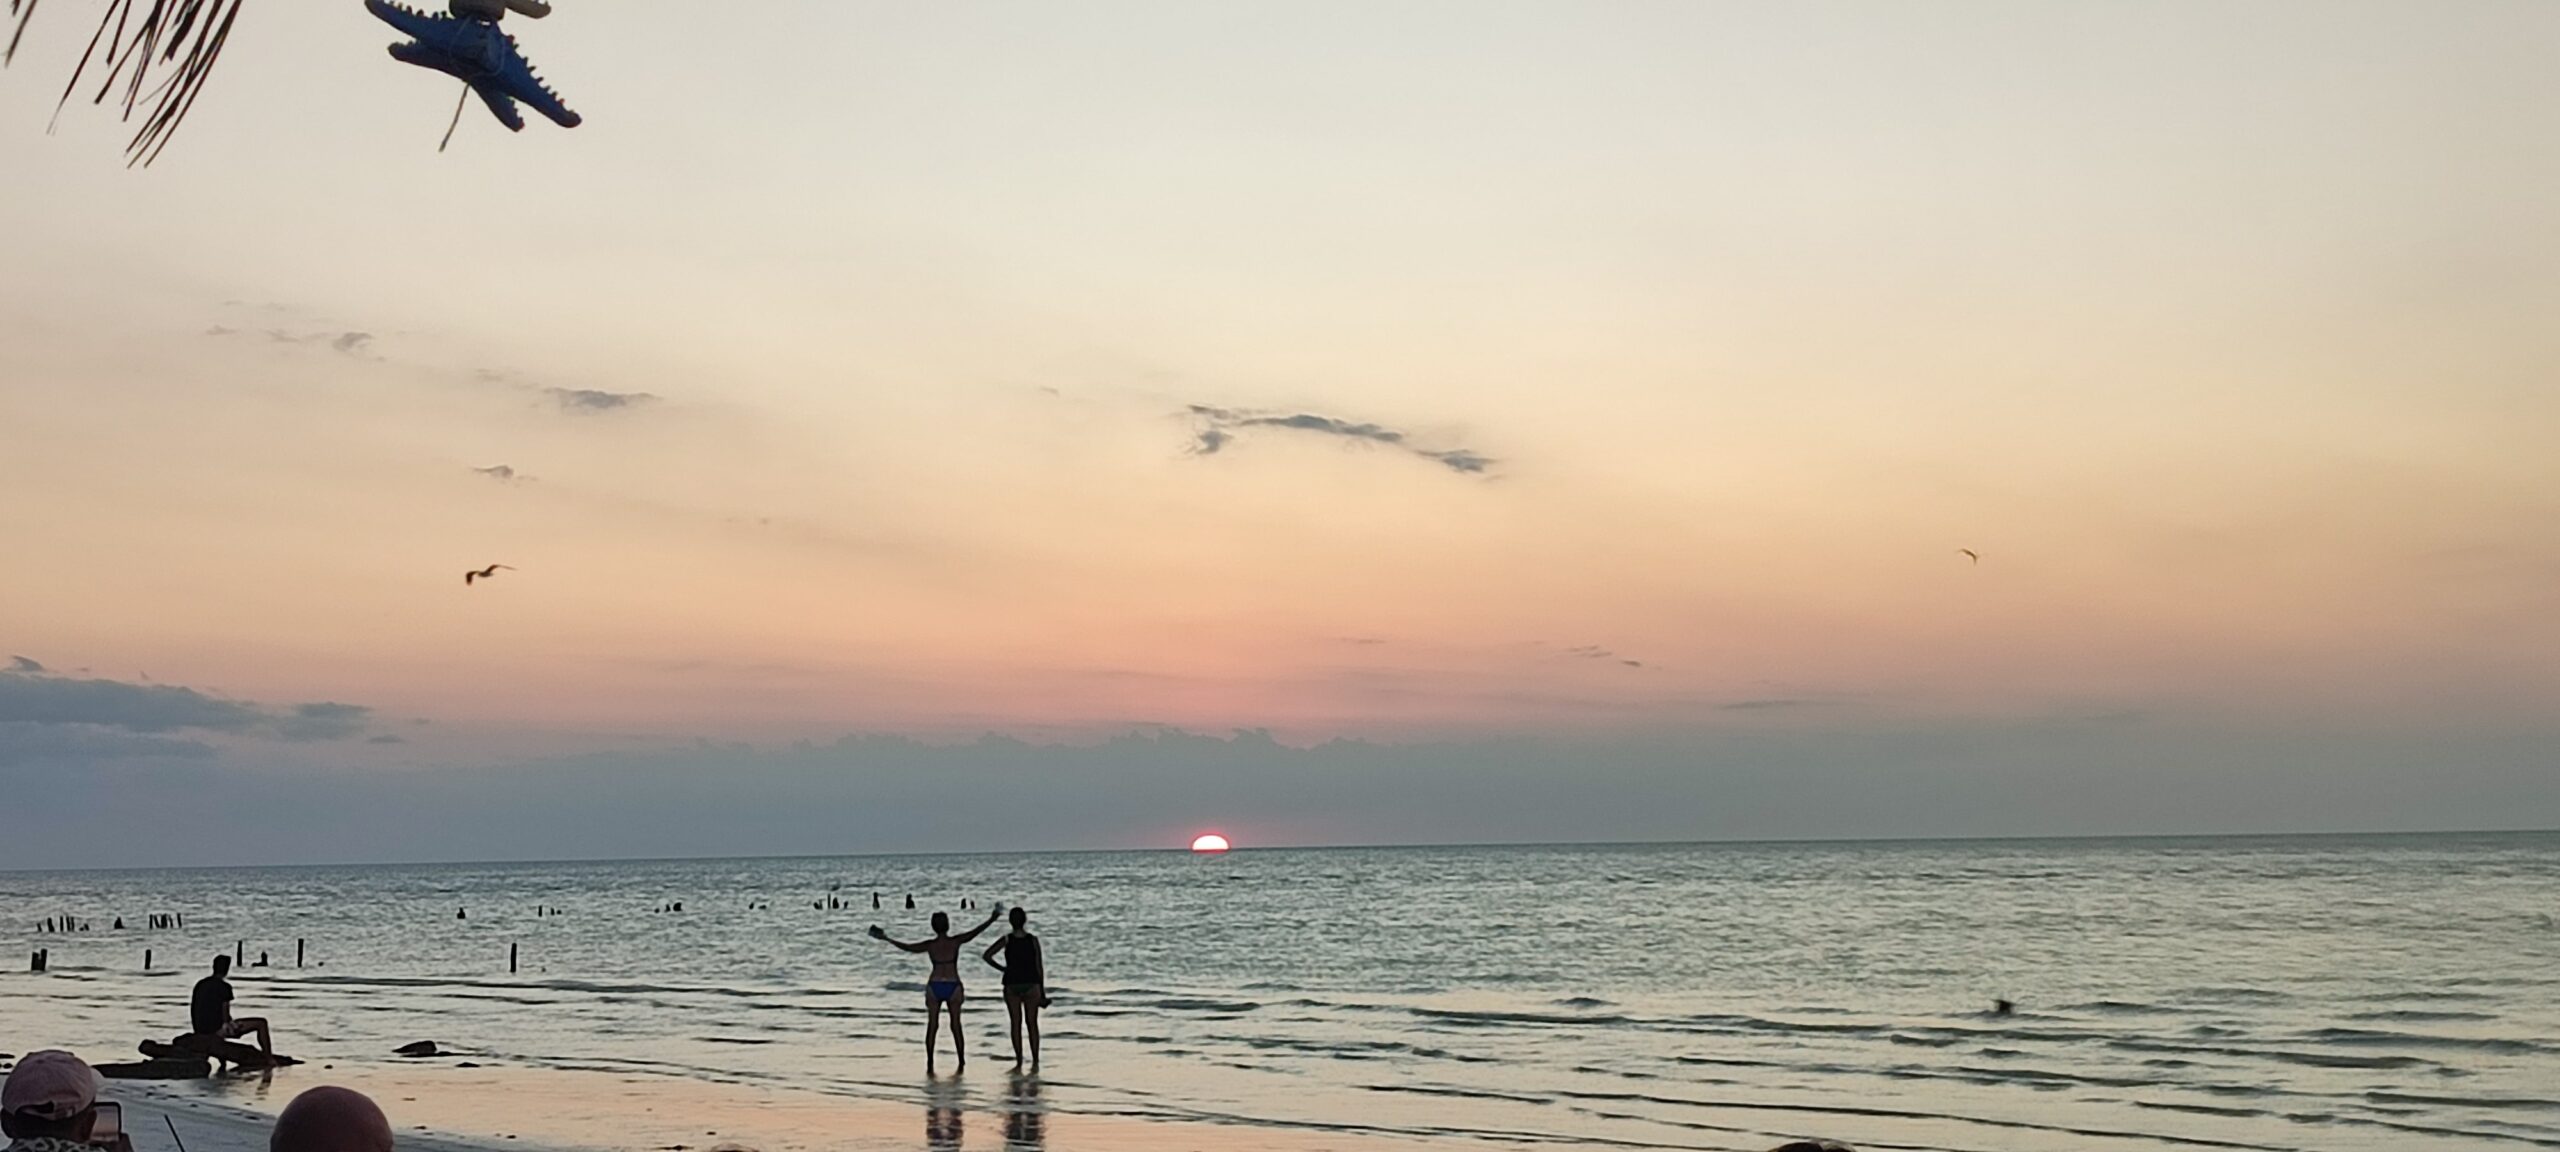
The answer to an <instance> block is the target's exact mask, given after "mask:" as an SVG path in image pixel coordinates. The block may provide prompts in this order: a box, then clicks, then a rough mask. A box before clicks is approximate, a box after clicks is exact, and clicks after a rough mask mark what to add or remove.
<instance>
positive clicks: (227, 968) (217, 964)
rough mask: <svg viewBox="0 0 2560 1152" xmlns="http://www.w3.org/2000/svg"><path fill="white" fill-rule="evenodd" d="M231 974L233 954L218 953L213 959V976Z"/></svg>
mask: <svg viewBox="0 0 2560 1152" xmlns="http://www.w3.org/2000/svg"><path fill="white" fill-rule="evenodd" d="M230 972H231V954H230V953H228V952H220V953H216V954H215V955H214V957H213V974H214V975H216V976H225V975H229V974H230Z"/></svg>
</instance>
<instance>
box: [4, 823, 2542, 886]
mask: <svg viewBox="0 0 2560 1152" xmlns="http://www.w3.org/2000/svg"><path fill="white" fill-rule="evenodd" d="M2553 835H2560V828H2433V829H2397V830H2371V829H2365V830H2350V831H2337V830H2331V831H2318V832H2134V833H2100V834H2084V835H2011V836H1773V837H1734V838H1725V839H1702V840H1491V841H1445V842H1426V843H1408V844H1374V843H1373V844H1253V845H1243V846H1238V847H1235V848H1232V849H1230V850H1228V851H1225V852H1219V853H1214V854H1211V855H1213V856H1214V857H1217V858H1226V857H1233V856H1240V855H1242V856H1250V855H1256V854H1261V853H1281V852H1429V851H1485V850H1501V849H1507V850H1514V851H1526V850H1534V849H1602V848H1718V847H1728V848H1748V847H1785V846H1793V845H1804V846H1820V845H1851V844H1874V845H1911V844H2059V843H2110V842H2118V843H2120V842H2132V841H2208V840H2346V839H2383V838H2415V837H2430V836H2442V837H2461V836H2553ZM1142 854H1148V855H1152V854H1172V855H1182V856H1190V855H1193V854H1194V853H1193V852H1192V851H1191V849H1190V848H1189V846H1187V845H1172V846H1166V847H1160V848H1029V849H1005V850H999V851H983V850H982V851H950V852H842V853H809V852H786V853H777V854H769V855H755V854H747V855H703V856H590V857H554V858H540V857H528V858H519V859H513V860H373V861H330V862H319V863H302V864H161V865H150V866H143V867H131V868H6V867H0V876H12V875H16V876H37V875H76V874H81V873H152V872H247V871H271V870H285V869H325V868H520V867H535V866H545V865H548V866H573V865H592V864H698V863H712V862H718V861H775V860H947V859H958V858H962V857H1001V858H1010V857H1023V856H1125V855H1142Z"/></svg>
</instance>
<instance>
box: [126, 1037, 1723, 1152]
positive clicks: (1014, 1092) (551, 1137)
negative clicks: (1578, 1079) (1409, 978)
mask: <svg viewBox="0 0 2560 1152" xmlns="http://www.w3.org/2000/svg"><path fill="white" fill-rule="evenodd" d="M989 1063H990V1067H989V1068H988V1069H987V1070H985V1071H983V1072H976V1073H974V1074H971V1075H964V1076H957V1077H944V1078H942V1079H938V1080H933V1081H928V1082H924V1083H922V1084H920V1085H919V1095H918V1098H917V1099H916V1100H913V1101H908V1102H898V1101H891V1100H886V1099H879V1098H875V1097H868V1096H854V1095H847V1094H838V1093H829V1092H821V1091H811V1090H808V1089H805V1088H790V1087H780V1086H774V1085H764V1084H754V1083H748V1082H745V1081H742V1080H740V1081H731V1080H712V1079H703V1078H699V1077H676V1076H660V1075H651V1074H635V1073H628V1072H596V1071H579V1070H564V1069H546V1068H524V1067H510V1066H490V1065H478V1066H472V1067H457V1066H455V1065H453V1064H451V1063H444V1062H441V1061H437V1060H432V1059H431V1060H420V1061H415V1062H409V1061H401V1062H397V1063H392V1062H385V1063H382V1064H363V1065H350V1064H343V1063H341V1064H334V1065H298V1066H295V1067H292V1068H286V1069H281V1070H278V1071H276V1072H275V1073H274V1074H272V1075H266V1074H250V1073H233V1074H230V1075H226V1076H216V1077H211V1078H208V1079H206V1080H179V1081H109V1082H108V1084H107V1092H106V1098H107V1099H112V1100H116V1101H118V1102H120V1103H122V1104H123V1105H124V1107H125V1128H126V1131H127V1132H128V1134H130V1135H131V1136H132V1138H133V1143H134V1152H181V1148H180V1146H179V1145H178V1144H177V1143H175V1142H173V1141H172V1140H171V1139H170V1132H169V1124H170V1123H172V1122H174V1123H175V1124H176V1127H177V1131H178V1134H179V1136H180V1137H181V1138H182V1139H183V1140H184V1148H183V1152H263V1150H264V1149H265V1147H266V1138H267V1133H268V1132H269V1131H270V1129H271V1128H272V1127H273V1125H274V1121H275V1115H276V1113H277V1112H279V1111H281V1110H282V1109H283V1107H284V1106H285V1104H286V1103H288V1102H290V1101H291V1100H292V1099H293V1098H294V1097H295V1096H297V1095H299V1094H300V1093H302V1092H303V1091H305V1090H307V1089H310V1088H315V1087H319V1086H321V1085H323V1084H329V1085H336V1086H339V1087H345V1088H352V1089H354V1090H356V1091H359V1092H362V1093H364V1094H365V1095H367V1096H370V1097H372V1098H373V1100H374V1102H375V1103H376V1104H378V1105H380V1106H381V1107H382V1110H383V1112H384V1113H385V1114H386V1115H388V1116H389V1117H390V1119H391V1126H392V1130H393V1133H394V1134H395V1136H396V1137H397V1140H398V1147H399V1148H400V1149H401V1150H402V1152H527V1150H541V1152H742V1150H743V1152H820V1150H822V1149H841V1148H845V1147H848V1146H850V1147H855V1148H871V1149H911V1148H917V1147H924V1148H929V1149H933V1150H935V1152H954V1150H958V1152H981V1150H984V1152H999V1150H1002V1152H1040V1150H1042V1149H1044V1148H1045V1147H1046V1146H1047V1145H1048V1144H1049V1142H1050V1141H1052V1140H1056V1141H1058V1142H1059V1143H1060V1144H1062V1145H1065V1146H1069V1147H1105V1148H1111V1149H1115V1150H1123V1149H1125V1150H1129V1152H1191V1150H1196V1149H1206V1148H1213V1147H1228V1146H1233V1145H1235V1144H1236V1143H1238V1142H1239V1141H1248V1140H1249V1141H1250V1143H1251V1144H1252V1145H1253V1146H1254V1147H1255V1148H1257V1149H1269V1150H1273V1152H1451V1150H1455V1149H1473V1148H1483V1147H1486V1146H1487V1142H1485V1141H1481V1140H1474V1139H1466V1138H1461V1137H1441V1138H1429V1137H1423V1136H1415V1135H1406V1134H1399V1133H1390V1132H1378V1131H1359V1130H1339V1129H1337V1130H1318V1129H1309V1128H1292V1127H1283V1126H1268V1127H1267V1126H1262V1125H1252V1126H1249V1127H1239V1126H1237V1125H1230V1124H1223V1123H1219V1122H1217V1121H1215V1120H1211V1119H1189V1120H1183V1119H1166V1118H1159V1117H1138V1116H1117V1115H1099V1114H1092V1113H1079V1112H1070V1111H1061V1110H1057V1109H1054V1108H1053V1107H1051V1106H1050V1105H1049V1104H1048V1103H1047V1102H1046V1101H1045V1100H1044V1099H1043V1098H1042V1088H1043V1086H1044V1081H1043V1080H1042V1079H1041V1077H1039V1076H1037V1075H1031V1074H1016V1073H1014V1072H1012V1071H1011V1067H1010V1064H1009V1063H1006V1062H996V1061H991V1062H989ZM1248 1133H1249V1135H1248ZM1754 1147H1755V1148H1756V1147H1757V1146H1754Z"/></svg>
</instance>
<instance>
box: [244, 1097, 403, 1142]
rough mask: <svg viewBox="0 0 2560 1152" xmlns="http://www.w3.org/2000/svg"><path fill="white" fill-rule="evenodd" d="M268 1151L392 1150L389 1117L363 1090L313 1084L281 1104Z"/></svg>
mask: <svg viewBox="0 0 2560 1152" xmlns="http://www.w3.org/2000/svg"><path fill="white" fill-rule="evenodd" d="M267 1152H391V1121H390V1119H389V1118H388V1117H385V1116H384V1115H383V1114H382V1109H381V1108H380V1107H377V1106H376V1105H375V1104H374V1102H373V1101H372V1100H371V1099H368V1098H367V1097H366V1096H365V1094H364V1093H362V1092H358V1091H356V1090H354V1089H352V1088H334V1087H327V1086H323V1087H319V1088H314V1089H312V1090H310V1091H308V1092H305V1093H303V1094H302V1095H300V1096H296V1097H294V1098H293V1103H291V1104H287V1105H285V1106H284V1113H283V1114H282V1115H280V1116H277V1117H276V1129H275V1133H274V1134H273V1135H271V1136H269V1137H267Z"/></svg>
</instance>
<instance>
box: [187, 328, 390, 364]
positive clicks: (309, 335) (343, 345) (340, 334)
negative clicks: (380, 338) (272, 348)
mask: <svg viewBox="0 0 2560 1152" xmlns="http://www.w3.org/2000/svg"><path fill="white" fill-rule="evenodd" d="M204 334H205V335H207V336H213V337H224V336H237V335H239V334H240V330H239V329H237V328H233V327H230V326H228V325H223V324H216V325H214V326H213V327H210V328H207V329H205V330H204ZM266 337H267V342H268V343H270V344H296V345H311V344H326V345H328V346H329V347H330V348H331V349H332V350H334V351H337V352H339V353H341V354H344V355H348V356H363V355H364V354H365V352H366V350H368V349H369V348H371V347H372V345H373V333H371V332H358V331H354V330H351V329H350V330H341V331H335V332H325V331H324V332H295V331H290V330H288V329H284V328H269V329H267V330H266Z"/></svg>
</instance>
